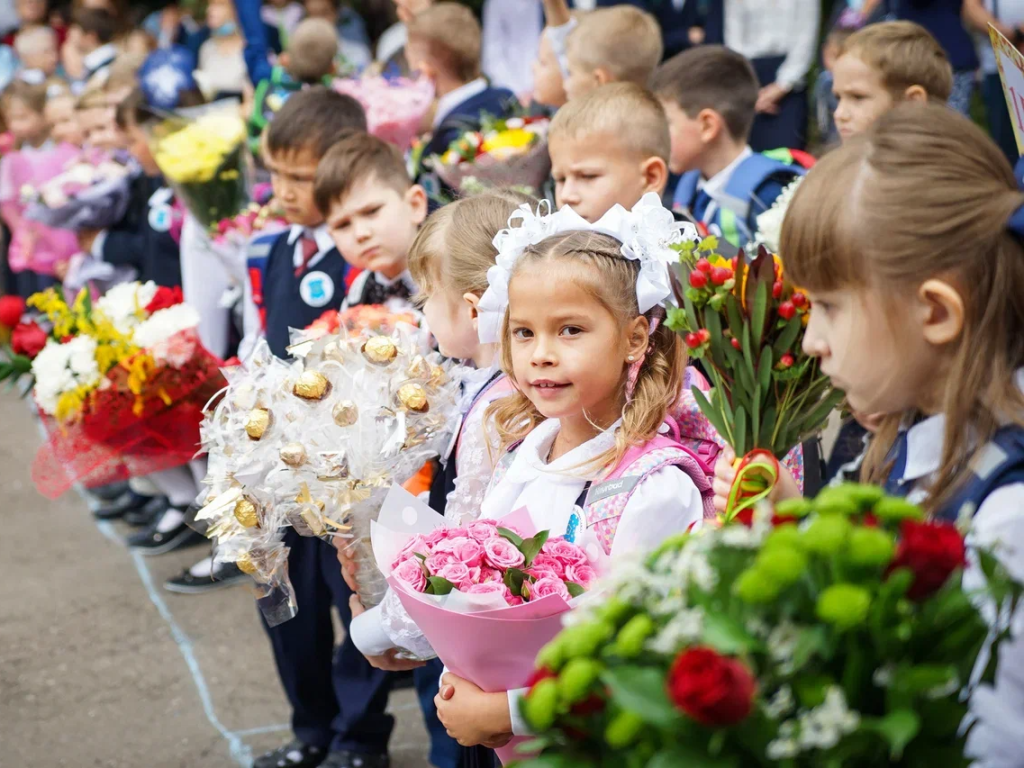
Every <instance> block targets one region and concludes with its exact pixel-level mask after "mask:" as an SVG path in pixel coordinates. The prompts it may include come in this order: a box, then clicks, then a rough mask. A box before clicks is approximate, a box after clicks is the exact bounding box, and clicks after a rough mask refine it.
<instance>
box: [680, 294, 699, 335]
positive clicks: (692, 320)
mask: <svg viewBox="0 0 1024 768" xmlns="http://www.w3.org/2000/svg"><path fill="white" fill-rule="evenodd" d="M683 310H684V311H685V312H686V321H687V322H688V323H689V326H690V328H693V329H694V330H697V329H698V328H700V323H698V322H697V312H696V310H694V308H693V301H691V299H690V297H689V296H688V295H687V296H686V297H685V298H684V300H683Z"/></svg>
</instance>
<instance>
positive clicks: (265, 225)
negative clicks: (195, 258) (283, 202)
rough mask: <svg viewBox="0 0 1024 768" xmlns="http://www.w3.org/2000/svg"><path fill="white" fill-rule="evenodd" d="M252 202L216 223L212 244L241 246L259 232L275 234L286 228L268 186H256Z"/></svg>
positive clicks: (279, 209) (282, 216) (286, 225)
mask: <svg viewBox="0 0 1024 768" xmlns="http://www.w3.org/2000/svg"><path fill="white" fill-rule="evenodd" d="M252 197H253V202H251V203H249V205H248V206H247V207H246V209H245V210H244V211H242V212H241V213H239V214H237V215H235V216H231V217H230V218H226V219H221V220H220V221H218V222H217V225H216V230H217V234H216V235H215V236H214V238H213V242H214V243H216V244H217V245H224V244H227V245H232V246H241V245H244V244H245V243H247V242H248V241H249V238H251V237H252V236H253V235H257V234H259V233H261V232H275V231H278V230H283V229H286V228H287V227H288V222H287V221H286V220H285V218H284V212H283V211H282V210H281V208H280V206H279V205H277V204H276V203H275V202H274V192H273V190H272V189H271V188H270V185H269V184H257V185H256V186H254V187H253V191H252Z"/></svg>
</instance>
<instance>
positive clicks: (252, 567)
mask: <svg viewBox="0 0 1024 768" xmlns="http://www.w3.org/2000/svg"><path fill="white" fill-rule="evenodd" d="M235 565H237V566H238V570H240V571H241V572H242V573H245V574H248V575H249V576H255V575H256V564H255V563H254V562H253V561H252V558H251V557H249V555H248V553H243V554H242V556H241V557H239V558H238V559H237V560H236V561H235Z"/></svg>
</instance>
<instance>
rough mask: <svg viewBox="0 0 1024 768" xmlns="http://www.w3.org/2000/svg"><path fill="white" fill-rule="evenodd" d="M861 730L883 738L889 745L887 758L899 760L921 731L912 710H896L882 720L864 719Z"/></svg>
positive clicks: (918, 720) (919, 723) (919, 722)
mask: <svg viewBox="0 0 1024 768" xmlns="http://www.w3.org/2000/svg"><path fill="white" fill-rule="evenodd" d="M861 728H862V729H863V730H865V731H869V732H871V733H877V734H878V735H880V736H881V737H882V738H884V739H885V740H886V741H887V742H888V743H889V757H890V758H892V759H893V760H899V759H900V758H901V757H903V750H904V749H905V748H906V746H907V744H909V743H910V742H911V741H913V740H914V737H915V736H917V734H918V731H920V730H921V720H920V719H919V718H918V716H917V714H916V713H915V712H914V711H913V710H909V709H897V710H896V711H895V712H890V713H889V714H888V715H886V716H885V717H882V718H870V719H869V718H865V719H864V720H862V721H861Z"/></svg>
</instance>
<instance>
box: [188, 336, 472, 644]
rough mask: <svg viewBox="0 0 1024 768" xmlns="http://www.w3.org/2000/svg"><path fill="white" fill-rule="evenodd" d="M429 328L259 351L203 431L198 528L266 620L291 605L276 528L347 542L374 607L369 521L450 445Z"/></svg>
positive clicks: (452, 380) (448, 390) (448, 400)
mask: <svg viewBox="0 0 1024 768" xmlns="http://www.w3.org/2000/svg"><path fill="white" fill-rule="evenodd" d="M424 339H425V335H424V332H422V331H418V330H416V329H414V328H412V327H410V326H405V325H400V326H398V327H397V328H396V329H395V331H394V332H392V333H391V334H388V335H374V334H371V333H369V332H367V333H363V334H355V335H352V336H346V335H337V334H329V335H326V336H322V337H320V338H317V339H307V340H305V341H301V342H300V343H298V344H296V345H294V346H293V347H292V348H291V352H292V354H293V355H294V356H295V357H296V358H297V360H296V362H294V363H292V364H290V365H289V364H286V363H284V362H282V361H280V360H277V359H275V358H274V357H273V355H271V354H270V351H269V349H268V348H267V347H266V345H265V344H261V345H260V346H259V347H258V348H257V350H256V351H255V352H254V354H253V355H252V357H251V358H250V360H249V361H248V362H247V363H246V365H245V366H244V367H240V368H238V369H235V370H233V371H229V372H228V378H229V387H228V390H227V393H226V396H225V398H224V399H223V401H221V403H220V405H219V406H218V407H217V408H216V409H215V410H214V411H213V413H212V414H210V415H209V417H208V419H207V420H206V422H205V423H204V424H203V444H204V446H205V448H206V449H207V451H208V453H209V454H210V462H211V467H210V473H209V475H208V478H207V483H208V484H209V485H210V489H209V492H208V494H207V497H206V500H207V504H206V506H205V507H204V508H203V509H202V510H201V511H200V512H199V514H198V515H197V517H196V522H197V524H198V527H199V528H200V529H201V530H202V531H203V532H204V533H205V534H206V535H207V536H208V537H210V538H215V539H217V541H218V552H217V557H218V559H219V560H220V561H222V562H234V563H237V564H238V566H239V567H240V568H241V569H242V570H243V571H245V572H246V573H249V574H251V575H252V576H253V577H254V578H255V579H256V581H257V583H258V584H260V585H261V590H262V597H261V599H260V604H261V608H262V609H263V611H264V616H265V617H266V619H267V621H268V622H269V623H271V624H272V625H273V624H277V623H280V622H282V621H286V620H287V619H289V618H291V617H292V616H293V615H294V614H295V611H296V610H297V606H296V605H295V600H294V596H293V594H292V590H291V586H290V584H289V582H288V574H287V568H286V567H285V564H286V562H287V549H286V548H285V546H284V545H283V543H282V529H283V528H285V527H288V526H290V527H292V528H294V529H295V530H296V531H297V532H298V533H299V534H301V535H303V536H319V537H327V538H331V539H333V538H335V537H344V538H346V539H349V540H350V544H349V546H351V547H353V548H355V549H356V550H357V551H356V553H355V558H356V560H358V561H360V566H361V567H360V569H359V579H360V582H361V583H360V590H359V592H360V596H361V597H362V598H363V602H364V603H365V604H368V605H370V604H375V603H377V602H379V601H380V599H381V598H382V597H383V595H384V592H385V591H386V588H387V585H386V582H385V581H384V578H383V576H382V575H381V574H380V572H379V571H378V570H377V569H376V568H375V567H374V561H373V558H372V554H371V553H370V550H369V547H368V542H369V536H370V522H371V521H372V520H373V519H374V518H375V517H376V515H377V513H378V511H379V510H380V507H381V505H382V504H383V502H384V498H385V496H386V495H387V492H388V489H389V488H390V487H391V486H392V485H393V484H395V483H399V484H401V483H404V482H406V481H408V480H409V479H411V478H412V477H413V476H415V475H416V474H417V472H418V471H419V470H420V469H421V468H422V467H423V465H424V464H425V463H426V462H427V461H429V460H431V459H432V458H434V457H436V456H438V455H439V454H440V453H441V452H442V451H443V450H444V449H445V447H446V446H447V444H448V442H449V441H450V440H451V436H452V433H453V430H454V427H455V422H456V418H457V412H458V399H459V385H458V379H457V378H456V376H455V375H453V374H454V372H453V371H451V370H448V369H446V368H445V367H444V366H443V365H442V364H441V359H440V357H439V356H438V355H437V354H435V353H428V354H423V353H422V352H421V350H422V349H423V348H424Z"/></svg>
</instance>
